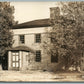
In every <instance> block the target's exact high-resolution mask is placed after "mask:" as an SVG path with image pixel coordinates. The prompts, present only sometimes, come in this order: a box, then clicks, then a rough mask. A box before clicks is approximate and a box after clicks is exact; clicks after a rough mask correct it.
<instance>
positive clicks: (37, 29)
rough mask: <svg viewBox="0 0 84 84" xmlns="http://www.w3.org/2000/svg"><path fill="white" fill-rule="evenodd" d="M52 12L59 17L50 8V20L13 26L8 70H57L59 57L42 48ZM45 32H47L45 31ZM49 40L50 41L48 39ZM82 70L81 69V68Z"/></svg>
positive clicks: (58, 12)
mask: <svg viewBox="0 0 84 84" xmlns="http://www.w3.org/2000/svg"><path fill="white" fill-rule="evenodd" d="M54 10H55V11H57V14H54V15H56V16H57V15H59V14H60V11H59V10H58V9H56V8H50V18H48V19H39V20H34V21H29V22H25V23H21V24H17V25H14V26H13V28H12V31H13V33H14V36H13V40H14V44H13V46H12V48H9V49H8V70H49V71H52V70H54V69H56V68H57V65H58V63H59V56H52V55H51V54H49V53H46V49H44V48H43V47H42V45H43V42H44V40H46V39H44V38H45V36H46V34H47V31H48V30H50V29H51V28H52V26H51V22H50V20H51V18H52V19H53V17H54V15H53V13H54ZM46 30H47V31H46ZM48 40H50V39H48ZM81 69H82V70H83V67H81Z"/></svg>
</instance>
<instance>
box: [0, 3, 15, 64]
mask: <svg viewBox="0 0 84 84" xmlns="http://www.w3.org/2000/svg"><path fill="white" fill-rule="evenodd" d="M13 13H14V7H13V6H10V2H0V58H1V60H0V63H2V57H3V56H4V54H5V53H6V49H7V48H8V47H11V46H12V43H13V40H12V37H13V33H12V31H11V28H12V26H13V25H14V24H15V21H14V17H13Z"/></svg>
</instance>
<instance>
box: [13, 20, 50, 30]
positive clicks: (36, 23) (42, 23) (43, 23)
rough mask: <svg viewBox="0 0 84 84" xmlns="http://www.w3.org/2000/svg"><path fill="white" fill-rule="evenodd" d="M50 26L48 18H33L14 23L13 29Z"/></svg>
mask: <svg viewBox="0 0 84 84" xmlns="http://www.w3.org/2000/svg"><path fill="white" fill-rule="evenodd" d="M48 26H50V19H39V20H33V21H29V22H25V23H21V24H17V25H14V26H13V27H12V28H13V29H22V28H35V27H48Z"/></svg>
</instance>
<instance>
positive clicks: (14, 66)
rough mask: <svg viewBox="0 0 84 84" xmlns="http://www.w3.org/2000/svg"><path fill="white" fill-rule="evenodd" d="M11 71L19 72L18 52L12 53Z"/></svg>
mask: <svg viewBox="0 0 84 84" xmlns="http://www.w3.org/2000/svg"><path fill="white" fill-rule="evenodd" d="M12 69H13V70H19V52H18V51H13V52H12Z"/></svg>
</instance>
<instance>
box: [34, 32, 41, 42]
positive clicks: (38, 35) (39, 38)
mask: <svg viewBox="0 0 84 84" xmlns="http://www.w3.org/2000/svg"><path fill="white" fill-rule="evenodd" d="M35 39H36V43H40V42H41V34H36V37H35Z"/></svg>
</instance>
